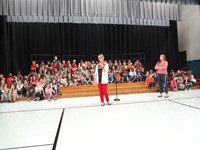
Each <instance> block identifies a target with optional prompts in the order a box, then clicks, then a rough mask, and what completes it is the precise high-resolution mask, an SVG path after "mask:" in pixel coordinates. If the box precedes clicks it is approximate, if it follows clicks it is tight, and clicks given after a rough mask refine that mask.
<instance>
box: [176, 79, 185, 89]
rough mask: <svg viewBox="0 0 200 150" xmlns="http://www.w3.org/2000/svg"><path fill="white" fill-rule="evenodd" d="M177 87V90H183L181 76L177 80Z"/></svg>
mask: <svg viewBox="0 0 200 150" xmlns="http://www.w3.org/2000/svg"><path fill="white" fill-rule="evenodd" d="M177 85H178V89H179V90H185V84H184V80H183V77H182V76H179V77H178V79H177Z"/></svg>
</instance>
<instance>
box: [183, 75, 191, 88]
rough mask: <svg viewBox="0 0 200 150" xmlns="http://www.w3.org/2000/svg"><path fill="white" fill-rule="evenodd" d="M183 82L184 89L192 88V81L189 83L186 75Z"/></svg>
mask: <svg viewBox="0 0 200 150" xmlns="http://www.w3.org/2000/svg"><path fill="white" fill-rule="evenodd" d="M184 84H185V89H187V90H189V89H191V88H192V83H190V80H189V77H188V76H185V77H184Z"/></svg>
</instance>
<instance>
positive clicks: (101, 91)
mask: <svg viewBox="0 0 200 150" xmlns="http://www.w3.org/2000/svg"><path fill="white" fill-rule="evenodd" d="M107 87H108V84H101V83H100V82H99V84H98V88H99V95H100V99H101V102H102V103H104V96H105V98H106V101H107V102H109V97H108V90H107Z"/></svg>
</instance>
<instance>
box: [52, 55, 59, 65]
mask: <svg viewBox="0 0 200 150" xmlns="http://www.w3.org/2000/svg"><path fill="white" fill-rule="evenodd" d="M59 62H60V61H59V60H58V56H54V60H53V63H56V64H58V63H59Z"/></svg>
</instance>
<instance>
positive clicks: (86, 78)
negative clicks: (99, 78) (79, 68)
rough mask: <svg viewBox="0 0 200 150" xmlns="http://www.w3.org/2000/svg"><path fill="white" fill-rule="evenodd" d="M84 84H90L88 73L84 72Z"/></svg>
mask: <svg viewBox="0 0 200 150" xmlns="http://www.w3.org/2000/svg"><path fill="white" fill-rule="evenodd" d="M85 84H86V85H89V84H92V80H91V78H90V76H89V74H88V73H86V76H85Z"/></svg>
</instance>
